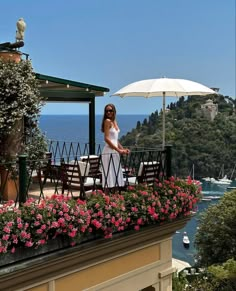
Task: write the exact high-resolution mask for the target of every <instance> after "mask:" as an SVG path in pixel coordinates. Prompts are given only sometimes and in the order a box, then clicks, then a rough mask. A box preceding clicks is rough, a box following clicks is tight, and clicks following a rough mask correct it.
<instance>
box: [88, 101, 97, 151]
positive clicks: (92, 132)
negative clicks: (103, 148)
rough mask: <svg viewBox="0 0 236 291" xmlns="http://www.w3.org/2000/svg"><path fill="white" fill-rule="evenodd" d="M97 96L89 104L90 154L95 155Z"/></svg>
mask: <svg viewBox="0 0 236 291" xmlns="http://www.w3.org/2000/svg"><path fill="white" fill-rule="evenodd" d="M95 138H96V136H95V96H94V98H91V101H90V102H89V153H90V155H94V154H95Z"/></svg>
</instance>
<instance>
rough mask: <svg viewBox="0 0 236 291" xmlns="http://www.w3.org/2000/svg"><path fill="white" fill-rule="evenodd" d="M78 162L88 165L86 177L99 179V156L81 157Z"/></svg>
mask: <svg viewBox="0 0 236 291" xmlns="http://www.w3.org/2000/svg"><path fill="white" fill-rule="evenodd" d="M80 160H81V161H82V162H83V163H85V164H89V171H88V174H87V175H86V176H89V177H93V178H96V177H97V178H99V177H100V176H101V171H100V165H101V156H95V155H89V156H82V157H80Z"/></svg>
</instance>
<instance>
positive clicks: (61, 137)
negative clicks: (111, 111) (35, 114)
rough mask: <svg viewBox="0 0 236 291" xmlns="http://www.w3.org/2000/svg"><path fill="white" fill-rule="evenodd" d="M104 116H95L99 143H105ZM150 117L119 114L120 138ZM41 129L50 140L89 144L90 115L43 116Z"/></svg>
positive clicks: (40, 123)
mask: <svg viewBox="0 0 236 291" xmlns="http://www.w3.org/2000/svg"><path fill="white" fill-rule="evenodd" d="M102 117H103V115H101V114H97V115H95V137H96V142H97V143H102V142H103V133H102V132H101V123H102ZM145 118H148V115H142V114H131V115H127V114H119V115H118V114H117V122H118V125H119V128H120V135H119V137H121V136H123V135H126V134H127V133H128V132H130V131H132V129H134V128H136V125H137V122H138V121H140V122H141V123H142V122H143V120H144V119H145ZM39 127H40V128H41V130H42V132H43V133H44V134H45V135H46V137H47V138H48V139H51V140H58V141H76V142H78V141H79V142H81V143H88V142H89V115H88V114H84V115H81V114H80V115H74V114H65V115H63V114H51V115H48V114H47V115H46V114H45V115H41V116H40V119H39Z"/></svg>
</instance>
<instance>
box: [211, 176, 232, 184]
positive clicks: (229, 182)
mask: <svg viewBox="0 0 236 291" xmlns="http://www.w3.org/2000/svg"><path fill="white" fill-rule="evenodd" d="M212 183H213V184H218V185H229V184H231V183H232V180H230V179H228V177H227V175H225V176H224V177H223V178H221V179H218V180H214V181H212Z"/></svg>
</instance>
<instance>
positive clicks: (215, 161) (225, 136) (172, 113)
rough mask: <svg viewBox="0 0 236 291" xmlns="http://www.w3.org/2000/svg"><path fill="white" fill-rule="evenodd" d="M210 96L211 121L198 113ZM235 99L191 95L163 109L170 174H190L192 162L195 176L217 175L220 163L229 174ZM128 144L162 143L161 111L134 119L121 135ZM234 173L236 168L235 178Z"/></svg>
mask: <svg viewBox="0 0 236 291" xmlns="http://www.w3.org/2000/svg"><path fill="white" fill-rule="evenodd" d="M208 99H211V100H212V101H213V103H214V104H218V114H217V116H216V117H215V119H214V120H213V121H210V120H209V119H207V118H206V117H203V115H202V114H201V105H202V104H204V103H206V101H207V100H208ZM235 107H236V100H235V99H232V98H231V97H228V96H223V95H208V96H191V97H188V98H184V97H182V98H180V99H179V100H178V101H177V102H176V103H171V104H170V105H169V106H168V108H167V112H166V144H168V145H172V153H173V162H172V169H173V171H172V173H173V174H174V175H177V176H179V177H186V176H188V175H189V173H190V171H191V168H192V166H193V164H194V168H195V178H201V177H206V176H210V177H215V178H217V177H218V175H219V172H220V169H221V167H222V165H224V169H225V174H227V175H228V176H229V177H230V175H231V173H232V170H233V168H234V165H235V163H236V112H235ZM121 142H122V144H124V145H126V146H129V147H131V148H132V147H134V146H137V147H144V148H156V147H157V146H160V145H161V143H162V111H161V112H158V111H156V112H154V113H152V114H151V115H150V116H149V118H148V119H145V120H143V121H139V122H137V126H136V128H135V129H133V130H132V132H129V133H128V134H127V135H126V136H123V137H122V138H121ZM235 176H236V171H235V173H234V177H235Z"/></svg>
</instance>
